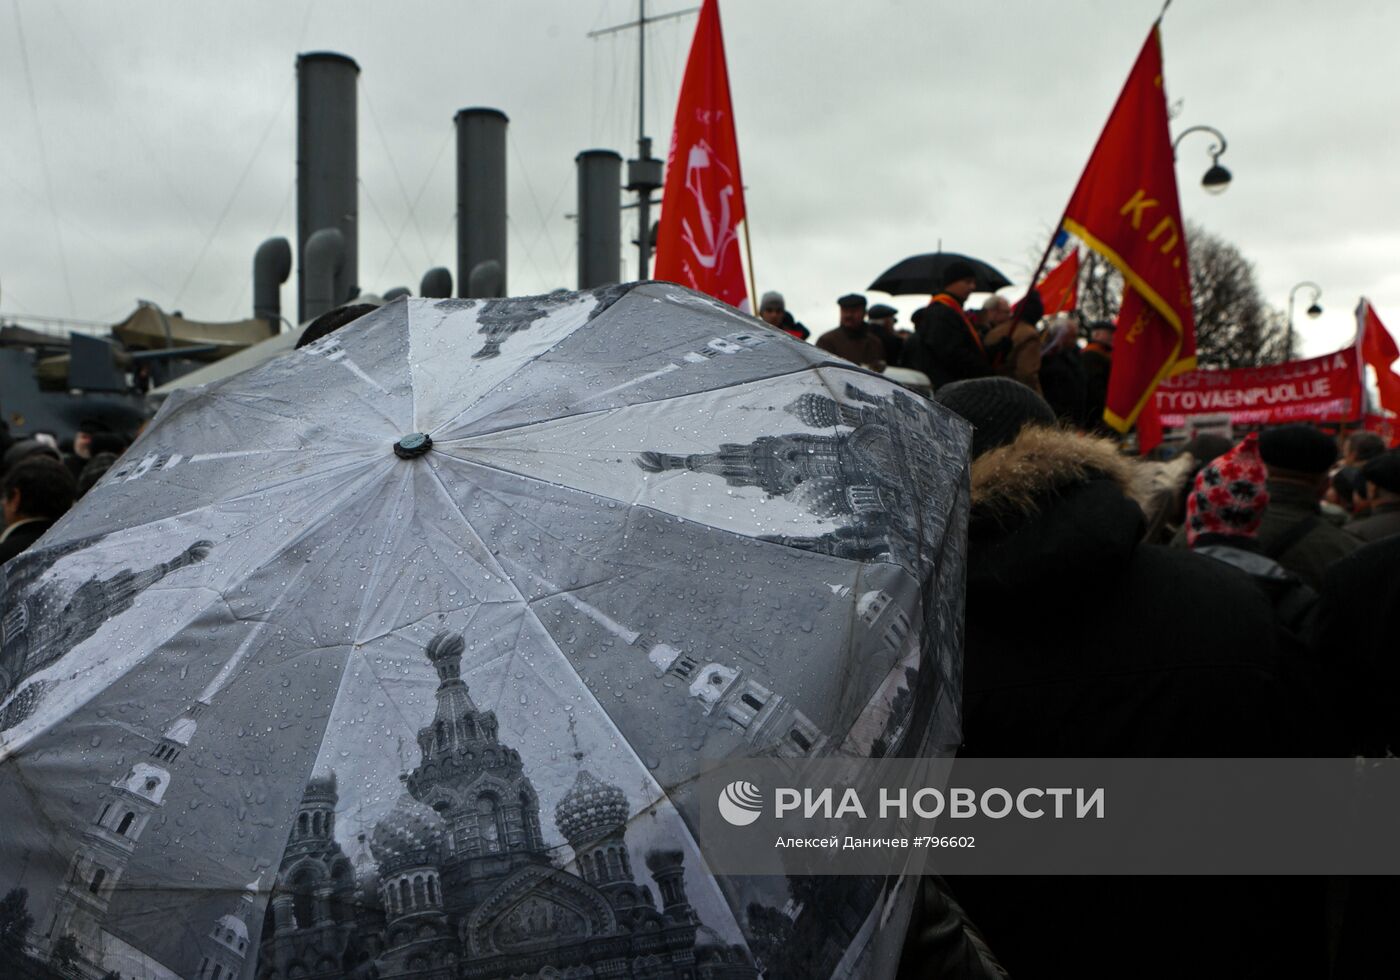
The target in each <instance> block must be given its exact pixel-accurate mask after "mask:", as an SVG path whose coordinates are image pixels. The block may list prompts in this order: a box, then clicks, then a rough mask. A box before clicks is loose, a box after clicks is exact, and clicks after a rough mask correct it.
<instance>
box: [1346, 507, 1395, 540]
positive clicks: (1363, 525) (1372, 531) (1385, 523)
mask: <svg viewBox="0 0 1400 980" xmlns="http://www.w3.org/2000/svg"><path fill="white" fill-rule="evenodd" d="M1346 532H1347V533H1348V534H1350V535H1351V536H1352V537H1354V538H1356V539H1357V540H1359V541H1362V542H1365V543H1370V542H1372V541H1379V540H1380V539H1381V538H1388V537H1390V536H1392V535H1395V534H1400V504H1377V505H1375V506H1374V507H1372V508H1371V513H1370V515H1369V516H1367V517H1363V518H1361V519H1359V520H1355V521H1352V522H1351V523H1350V524H1348V525H1347V526H1346Z"/></svg>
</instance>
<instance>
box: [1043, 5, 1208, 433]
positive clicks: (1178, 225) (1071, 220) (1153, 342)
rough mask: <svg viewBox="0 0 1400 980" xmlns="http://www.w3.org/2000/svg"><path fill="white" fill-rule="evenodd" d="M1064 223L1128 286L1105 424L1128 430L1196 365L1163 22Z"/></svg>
mask: <svg viewBox="0 0 1400 980" xmlns="http://www.w3.org/2000/svg"><path fill="white" fill-rule="evenodd" d="M1064 227H1065V228H1066V229H1068V230H1069V231H1070V232H1072V233H1073V234H1075V235H1077V236H1078V237H1079V239H1080V240H1081V241H1083V242H1084V243H1085V244H1086V245H1088V246H1089V247H1090V248H1092V249H1093V250H1094V251H1096V252H1098V253H1099V254H1100V255H1102V256H1103V257H1104V258H1105V259H1107V260H1108V261H1109V262H1111V263H1112V264H1113V266H1114V267H1115V268H1117V269H1118V271H1119V272H1121V273H1122V274H1123V278H1124V280H1125V284H1126V288H1125V289H1124V291H1123V306H1122V309H1121V311H1120V313H1119V317H1118V331H1117V334H1116V336H1115V338H1114V349H1113V371H1112V373H1111V374H1110V376H1109V388H1108V403H1107V407H1106V408H1105V409H1104V419H1105V420H1106V421H1107V422H1108V423H1109V424H1110V425H1112V426H1113V427H1114V428H1115V429H1118V430H1119V431H1120V432H1126V431H1127V430H1128V429H1129V428H1130V427H1131V426H1132V424H1133V422H1134V421H1136V419H1137V417H1138V414H1139V413H1140V412H1141V411H1142V409H1143V407H1144V405H1146V404H1147V402H1148V400H1149V399H1150V398H1151V397H1152V393H1153V391H1154V390H1155V389H1156V387H1157V384H1158V382H1160V381H1161V380H1162V379H1163V378H1166V377H1170V376H1171V375H1174V374H1180V373H1181V372H1183V371H1189V370H1191V369H1192V368H1194V367H1195V366H1196V339H1195V319H1194V316H1193V315H1192V312H1191V269H1190V263H1189V261H1188V260H1187V254H1186V233H1185V230H1184V228H1183V226H1182V222H1181V203H1180V201H1179V200H1178V198H1177V192H1176V172H1175V169H1174V161H1173V158H1172V146H1171V134H1170V133H1169V131H1168V129H1167V101H1166V95H1165V93H1164V91H1163V88H1162V46H1161V40H1160V38H1159V36H1158V33H1157V26H1156V25H1155V24H1154V25H1153V27H1152V32H1151V33H1150V34H1148V36H1147V43H1146V44H1144V45H1143V47H1142V52H1141V53H1140V54H1139V55H1138V59H1137V63H1136V64H1135V65H1133V70H1132V73H1131V74H1129V76H1128V81H1127V84H1125V85H1124V86H1123V92H1122V94H1121V95H1119V97H1118V104H1117V105H1115V106H1114V107H1113V114H1112V115H1110V116H1109V119H1108V123H1107V125H1105V126H1104V130H1103V133H1102V135H1100V136H1099V142H1098V145H1097V146H1095V147H1094V153H1093V156H1091V157H1090V158H1089V164H1088V166H1087V167H1085V168H1084V174H1083V176H1081V177H1080V178H1079V186H1078V187H1076V188H1075V191H1074V194H1073V196H1072V197H1071V198H1070V202H1069V205H1068V206H1067V207H1066V208H1065V218H1064Z"/></svg>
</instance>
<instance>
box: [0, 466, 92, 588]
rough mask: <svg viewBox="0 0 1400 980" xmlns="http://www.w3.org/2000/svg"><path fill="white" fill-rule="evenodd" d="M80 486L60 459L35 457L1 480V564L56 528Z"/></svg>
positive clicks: (15, 468)
mask: <svg viewBox="0 0 1400 980" xmlns="http://www.w3.org/2000/svg"><path fill="white" fill-rule="evenodd" d="M77 491H78V485H77V481H75V480H74V479H73V474H72V473H69V472H68V468H67V467H66V466H64V465H63V464H62V463H60V462H59V461H58V460H56V459H52V458H51V457H49V456H45V455H37V454H36V455H35V456H34V457H32V458H29V459H26V460H24V462H22V463H20V464H18V465H17V466H15V467H14V468H13V469H11V470H10V471H9V472H7V473H6V474H5V478H4V480H0V505H2V506H3V510H4V529H3V530H0V565H3V564H4V563H5V562H7V561H9V560H10V559H11V558H13V557H14V556H15V555H18V554H19V553H20V552H22V551H24V550H25V549H26V548H28V547H29V546H30V545H32V544H33V543H34V542H36V541H38V540H39V538H40V537H42V536H43V534H44V532H45V531H47V530H48V529H49V528H51V527H53V525H54V522H55V521H57V520H58V519H59V518H60V517H62V516H63V515H64V514H65V513H66V512H67V511H68V508H69V507H72V506H73V500H74V498H75V497H76V496H77Z"/></svg>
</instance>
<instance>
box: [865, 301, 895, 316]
mask: <svg viewBox="0 0 1400 980" xmlns="http://www.w3.org/2000/svg"><path fill="white" fill-rule="evenodd" d="M866 315H867V316H869V317H870V319H872V320H882V319H884V318H885V317H887V316H899V311H898V310H896V309H895V308H894V307H893V306H887V305H885V304H884V303H876V304H875V305H874V306H872V307H871V308H870V310H869V312H868V313H867V314H866Z"/></svg>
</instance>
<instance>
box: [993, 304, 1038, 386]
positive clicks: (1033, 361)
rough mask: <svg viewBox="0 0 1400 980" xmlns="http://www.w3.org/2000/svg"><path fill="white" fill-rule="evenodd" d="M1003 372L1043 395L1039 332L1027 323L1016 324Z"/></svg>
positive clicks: (1012, 331)
mask: <svg viewBox="0 0 1400 980" xmlns="http://www.w3.org/2000/svg"><path fill="white" fill-rule="evenodd" d="M1003 370H1004V371H1005V373H1006V375H1007V376H1008V377H1011V378H1014V379H1015V380H1017V381H1019V382H1021V384H1023V385H1025V386H1026V387H1027V388H1029V389H1030V390H1031V391H1033V392H1035V393H1036V394H1037V395H1042V396H1043V395H1044V392H1042V391H1041V390H1040V331H1038V330H1036V328H1035V327H1033V326H1031V325H1030V324H1029V323H1021V322H1019V321H1018V322H1017V323H1016V325H1015V326H1014V327H1013V328H1012V330H1011V352H1010V354H1008V355H1007V357H1006V364H1005V367H1004V368H1003Z"/></svg>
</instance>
